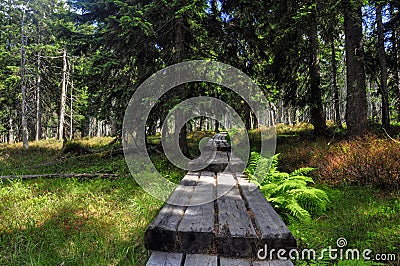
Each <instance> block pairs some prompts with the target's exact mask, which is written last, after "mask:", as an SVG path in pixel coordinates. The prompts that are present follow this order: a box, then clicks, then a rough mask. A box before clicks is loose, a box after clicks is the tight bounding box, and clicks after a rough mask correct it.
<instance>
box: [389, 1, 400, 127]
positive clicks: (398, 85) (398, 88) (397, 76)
mask: <svg viewBox="0 0 400 266" xmlns="http://www.w3.org/2000/svg"><path fill="white" fill-rule="evenodd" d="M395 16H396V15H395V12H394V6H393V4H390V18H391V19H393V18H394V17H395ZM391 31H392V36H391V42H392V49H393V50H392V54H393V77H394V86H393V91H394V93H396V94H397V97H396V98H397V106H396V107H397V122H399V123H400V72H399V61H398V58H399V54H398V40H397V26H396V24H395V23H393V24H392V28H391Z"/></svg>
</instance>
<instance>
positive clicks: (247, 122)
mask: <svg viewBox="0 0 400 266" xmlns="http://www.w3.org/2000/svg"><path fill="white" fill-rule="evenodd" d="M243 108H244V110H243V111H244V124H245V126H246V129H247V130H250V129H251V116H250V107H249V106H248V104H247V103H244V106H243Z"/></svg>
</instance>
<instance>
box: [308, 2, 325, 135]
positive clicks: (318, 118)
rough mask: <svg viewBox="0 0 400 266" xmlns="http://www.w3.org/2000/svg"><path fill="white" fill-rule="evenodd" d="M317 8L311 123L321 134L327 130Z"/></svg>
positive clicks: (313, 24)
mask: <svg viewBox="0 0 400 266" xmlns="http://www.w3.org/2000/svg"><path fill="white" fill-rule="evenodd" d="M316 13H317V11H316V8H315V7H314V9H313V10H312V13H311V20H310V40H311V60H310V78H311V108H310V112H311V123H312V125H313V126H314V134H315V135H321V134H323V133H324V132H325V130H326V122H325V114H324V107H323V104H322V90H321V70H320V67H319V57H318V53H319V44H318V28H317V27H318V23H317V14H316Z"/></svg>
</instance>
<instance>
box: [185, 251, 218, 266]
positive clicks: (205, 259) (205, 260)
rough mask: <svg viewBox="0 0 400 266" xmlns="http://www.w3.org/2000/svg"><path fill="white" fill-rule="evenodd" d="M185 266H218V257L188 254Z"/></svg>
mask: <svg viewBox="0 0 400 266" xmlns="http://www.w3.org/2000/svg"><path fill="white" fill-rule="evenodd" d="M184 265H185V266H197V265H198V266H217V265H218V257H217V256H213V255H202V254H186V260H185V264H184Z"/></svg>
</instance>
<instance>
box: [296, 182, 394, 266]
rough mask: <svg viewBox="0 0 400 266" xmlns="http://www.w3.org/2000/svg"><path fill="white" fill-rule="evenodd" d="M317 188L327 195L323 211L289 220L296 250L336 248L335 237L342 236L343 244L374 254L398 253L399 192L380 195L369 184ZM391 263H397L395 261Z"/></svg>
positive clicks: (353, 263)
mask: <svg viewBox="0 0 400 266" xmlns="http://www.w3.org/2000/svg"><path fill="white" fill-rule="evenodd" d="M321 188H323V189H324V190H325V191H326V192H327V193H328V195H329V197H330V199H331V206H330V207H329V209H328V211H327V213H326V214H325V215H323V216H321V217H318V218H317V219H313V220H311V221H309V222H305V221H296V220H292V221H291V222H290V223H289V229H290V230H291V232H292V233H293V234H294V236H295V237H296V239H297V241H298V245H299V248H300V250H301V249H305V248H308V249H311V248H312V249H315V250H316V251H317V252H318V251H321V250H322V249H323V248H328V246H332V247H333V248H336V240H337V239H338V238H341V237H344V238H346V240H347V243H348V245H347V246H346V248H357V249H359V250H361V251H362V250H365V249H371V250H372V251H373V253H375V254H376V253H385V254H388V253H391V254H396V255H397V256H399V252H400V250H399V247H400V200H399V196H400V194H399V193H397V194H392V195H384V194H381V193H379V192H378V191H376V190H375V189H372V188H359V187H341V188H336V189H333V188H328V187H321ZM302 263H305V262H304V261H303V262H302ZM331 263H333V262H331ZM336 263H337V261H336ZM369 263H371V262H369ZM298 264H300V265H301V263H300V262H298ZM364 264H365V265H371V264H368V263H367V262H361V261H358V264H355V262H354V261H353V262H351V261H341V262H340V265H364ZM375 265H376V264H375ZM391 265H397V262H392V264H391Z"/></svg>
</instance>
